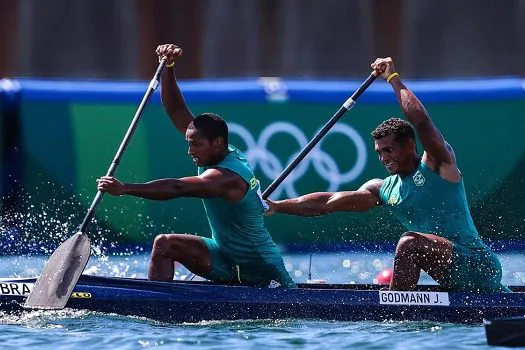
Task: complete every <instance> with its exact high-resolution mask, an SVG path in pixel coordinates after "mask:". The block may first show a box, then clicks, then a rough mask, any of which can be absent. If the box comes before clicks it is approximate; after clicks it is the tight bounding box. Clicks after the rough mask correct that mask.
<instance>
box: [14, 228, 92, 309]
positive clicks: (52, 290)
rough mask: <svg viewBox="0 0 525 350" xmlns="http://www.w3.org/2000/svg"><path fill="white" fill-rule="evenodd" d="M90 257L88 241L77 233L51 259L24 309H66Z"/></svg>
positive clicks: (80, 233) (87, 238) (83, 235)
mask: <svg viewBox="0 0 525 350" xmlns="http://www.w3.org/2000/svg"><path fill="white" fill-rule="evenodd" d="M90 253H91V243H90V241H89V237H88V236H87V235H85V234H83V233H82V232H78V233H76V234H75V235H73V236H72V237H71V238H69V239H68V240H67V241H65V242H64V243H62V244H61V245H60V247H58V249H57V250H55V252H54V253H53V255H51V258H50V259H49V261H48V262H47V264H46V266H45V267H44V270H43V271H42V274H41V275H40V277H39V278H38V279H37V281H36V283H35V285H34V287H33V291H32V292H31V294H29V296H28V297H27V299H26V302H25V304H24V307H26V308H36V309H63V308H64V307H65V306H66V303H67V301H68V300H69V297H70V296H71V293H72V292H73V288H75V285H76V283H77V281H78V279H79V277H80V275H81V274H82V271H84V268H85V267H86V264H87V262H88V260H89V255H90Z"/></svg>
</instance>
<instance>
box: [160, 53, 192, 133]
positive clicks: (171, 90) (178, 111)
mask: <svg viewBox="0 0 525 350" xmlns="http://www.w3.org/2000/svg"><path fill="white" fill-rule="evenodd" d="M156 53H157V56H159V59H161V58H163V57H164V58H166V60H167V63H166V69H165V70H164V72H163V73H162V77H161V80H160V81H161V90H160V91H161V92H160V95H161V99H162V105H163V106H164V110H165V111H166V113H167V114H168V116H169V117H170V119H171V121H172V122H173V124H175V126H176V127H177V129H178V130H179V131H180V132H182V133H185V132H186V128H187V127H188V124H189V123H190V122H191V121H192V120H193V118H194V116H193V114H192V113H191V112H190V110H189V109H188V106H187V105H186V102H185V101H184V97H183V96H182V92H181V91H180V88H179V86H178V84H177V79H176V77H175V69H174V68H175V60H176V59H177V57H179V56H181V55H182V49H181V48H180V47H178V46H176V45H173V44H166V45H159V46H158V47H157V50H156Z"/></svg>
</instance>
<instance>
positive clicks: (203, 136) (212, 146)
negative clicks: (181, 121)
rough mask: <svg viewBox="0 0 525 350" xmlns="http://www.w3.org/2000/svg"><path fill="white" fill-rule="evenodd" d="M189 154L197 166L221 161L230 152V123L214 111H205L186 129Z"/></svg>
mask: <svg viewBox="0 0 525 350" xmlns="http://www.w3.org/2000/svg"><path fill="white" fill-rule="evenodd" d="M186 141H187V142H188V154H189V155H190V157H191V158H192V159H193V161H194V162H195V164H197V166H211V165H215V164H217V163H219V162H220V161H221V160H222V159H223V158H224V157H225V156H226V154H227V153H228V125H226V122H225V121H224V119H222V118H221V117H219V116H218V115H217V114H213V113H203V114H201V115H199V116H198V117H196V118H195V119H193V120H192V121H191V122H190V124H188V127H187V129H186Z"/></svg>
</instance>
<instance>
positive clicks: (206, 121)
mask: <svg viewBox="0 0 525 350" xmlns="http://www.w3.org/2000/svg"><path fill="white" fill-rule="evenodd" d="M188 129H195V130H197V131H198V132H199V134H200V135H201V136H202V137H204V138H206V139H208V140H209V141H211V140H213V139H214V138H216V137H222V139H223V140H224V144H225V145H226V147H228V125H227V124H226V122H225V121H224V119H222V118H221V117H220V116H219V115H217V114H215V113H202V114H201V115H199V116H197V117H196V118H195V119H193V120H192V121H191V122H190V123H189V124H188Z"/></svg>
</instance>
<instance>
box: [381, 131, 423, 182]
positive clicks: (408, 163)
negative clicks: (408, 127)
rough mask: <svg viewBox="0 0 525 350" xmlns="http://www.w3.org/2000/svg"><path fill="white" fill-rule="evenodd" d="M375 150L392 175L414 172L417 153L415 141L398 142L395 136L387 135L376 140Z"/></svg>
mask: <svg viewBox="0 0 525 350" xmlns="http://www.w3.org/2000/svg"><path fill="white" fill-rule="evenodd" d="M375 150H376V152H377V156H378V157H379V161H380V162H381V163H383V165H384V166H385V168H386V170H388V172H389V173H390V174H404V173H410V172H412V171H413V170H414V169H412V168H413V167H414V159H415V158H416V157H417V152H416V144H415V142H414V141H413V140H408V141H407V142H398V141H396V139H395V135H387V136H385V137H381V138H379V139H377V140H375Z"/></svg>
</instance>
